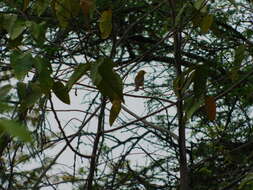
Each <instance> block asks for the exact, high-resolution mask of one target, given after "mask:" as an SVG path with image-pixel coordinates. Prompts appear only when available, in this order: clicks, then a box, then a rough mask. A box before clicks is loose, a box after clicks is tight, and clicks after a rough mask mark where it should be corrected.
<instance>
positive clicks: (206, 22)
mask: <svg viewBox="0 0 253 190" xmlns="http://www.w3.org/2000/svg"><path fill="white" fill-rule="evenodd" d="M212 23H213V15H206V16H205V17H204V18H203V19H202V22H201V26H200V28H201V32H202V33H203V34H205V33H207V32H208V30H209V28H210V27H211V25H212Z"/></svg>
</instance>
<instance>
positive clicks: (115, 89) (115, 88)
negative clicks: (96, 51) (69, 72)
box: [91, 58, 124, 102]
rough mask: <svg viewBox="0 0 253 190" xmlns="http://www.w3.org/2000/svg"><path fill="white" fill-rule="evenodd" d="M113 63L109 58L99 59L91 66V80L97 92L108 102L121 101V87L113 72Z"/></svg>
mask: <svg viewBox="0 0 253 190" xmlns="http://www.w3.org/2000/svg"><path fill="white" fill-rule="evenodd" d="M113 66H114V65H113V63H112V61H111V59H109V58H100V59H99V60H98V61H97V62H95V63H94V64H92V65H91V78H92V81H93V83H94V84H95V85H96V86H97V88H98V89H99V91H100V92H101V93H102V94H103V95H104V96H106V97H109V99H110V101H111V102H113V101H114V100H121V101H122V102H124V99H123V85H122V80H121V78H120V76H119V75H118V74H117V73H116V72H115V71H114V70H113Z"/></svg>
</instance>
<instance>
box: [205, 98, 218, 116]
mask: <svg viewBox="0 0 253 190" xmlns="http://www.w3.org/2000/svg"><path fill="white" fill-rule="evenodd" d="M205 108H206V112H207V117H208V119H209V120H210V121H213V120H215V118H216V102H215V98H214V97H213V96H206V98H205Z"/></svg>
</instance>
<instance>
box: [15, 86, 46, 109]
mask: <svg viewBox="0 0 253 190" xmlns="http://www.w3.org/2000/svg"><path fill="white" fill-rule="evenodd" d="M24 87H25V86H24V84H22V83H19V88H21V89H20V92H19V93H20V97H21V106H20V109H21V111H24V110H26V109H27V108H30V107H32V106H33V105H34V104H35V103H36V102H37V101H38V100H39V99H40V98H41V96H42V95H43V94H42V90H41V88H40V85H39V84H37V83H29V84H28V85H27V87H26V89H25V92H24ZM21 91H22V92H21ZM21 93H22V94H21ZM22 96H23V97H22Z"/></svg>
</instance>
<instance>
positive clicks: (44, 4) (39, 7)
mask: <svg viewBox="0 0 253 190" xmlns="http://www.w3.org/2000/svg"><path fill="white" fill-rule="evenodd" d="M48 5H49V1H48V0H37V1H35V4H34V7H33V8H34V9H35V12H36V13H37V15H38V16H41V15H42V14H43V13H44V12H45V11H46V9H47V8H48Z"/></svg>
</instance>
